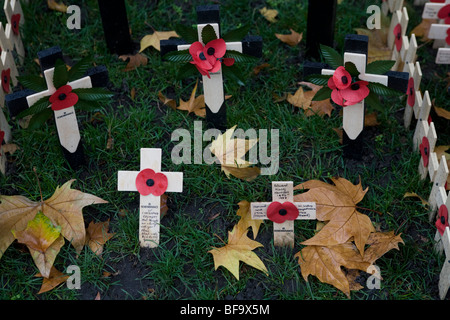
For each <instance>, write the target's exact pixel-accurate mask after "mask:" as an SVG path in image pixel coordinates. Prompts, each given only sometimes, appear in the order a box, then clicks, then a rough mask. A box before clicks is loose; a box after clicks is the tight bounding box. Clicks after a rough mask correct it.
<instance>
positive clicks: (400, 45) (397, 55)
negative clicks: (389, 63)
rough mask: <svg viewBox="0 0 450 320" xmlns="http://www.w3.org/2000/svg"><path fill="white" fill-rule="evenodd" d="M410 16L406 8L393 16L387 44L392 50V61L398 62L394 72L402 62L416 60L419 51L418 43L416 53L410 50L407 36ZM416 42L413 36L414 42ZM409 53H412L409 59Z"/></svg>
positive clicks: (395, 12) (397, 11)
mask: <svg viewBox="0 0 450 320" xmlns="http://www.w3.org/2000/svg"><path fill="white" fill-rule="evenodd" d="M408 22H409V16H408V11H407V10H406V8H405V7H404V8H403V9H400V10H396V11H394V13H393V14H392V19H391V24H390V27H389V31H388V38H387V44H388V47H389V48H391V50H392V58H391V59H392V60H394V61H395V62H396V64H395V65H394V66H393V68H392V70H396V69H397V67H398V65H399V64H400V62H402V61H412V60H413V59H414V58H415V55H416V50H417V42H416V45H415V47H414V46H413V48H415V50H413V51H414V52H411V50H410V42H409V39H408V36H406V30H407V29H408ZM414 40H415V36H413V39H412V41H414ZM407 53H410V54H409V55H408V57H407Z"/></svg>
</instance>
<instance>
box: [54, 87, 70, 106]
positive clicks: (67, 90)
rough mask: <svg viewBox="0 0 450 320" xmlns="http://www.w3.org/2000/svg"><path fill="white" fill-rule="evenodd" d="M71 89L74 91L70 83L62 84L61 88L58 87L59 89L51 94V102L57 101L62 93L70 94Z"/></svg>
mask: <svg viewBox="0 0 450 320" xmlns="http://www.w3.org/2000/svg"><path fill="white" fill-rule="evenodd" d="M71 91H72V87H71V86H69V85H68V84H66V85H64V86H62V87H61V88H58V90H56V91H55V92H54V93H53V94H52V95H51V96H50V99H49V101H50V103H54V102H56V101H57V100H59V96H60V95H61V94H65V95H67V94H69V93H70V92H71Z"/></svg>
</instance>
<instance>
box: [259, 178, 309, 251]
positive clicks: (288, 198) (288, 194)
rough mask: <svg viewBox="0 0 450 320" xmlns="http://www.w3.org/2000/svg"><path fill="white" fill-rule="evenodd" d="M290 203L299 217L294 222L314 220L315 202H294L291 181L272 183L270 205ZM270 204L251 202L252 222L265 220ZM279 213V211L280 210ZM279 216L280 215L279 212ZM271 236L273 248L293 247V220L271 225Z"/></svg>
mask: <svg viewBox="0 0 450 320" xmlns="http://www.w3.org/2000/svg"><path fill="white" fill-rule="evenodd" d="M273 202H280V203H283V202H290V203H293V204H294V205H295V206H296V207H297V209H298V211H299V215H298V217H297V218H296V220H312V219H316V203H315V202H294V184H293V182H292V181H273V182H272V203H273ZM270 204H271V202H252V203H251V206H250V207H251V209H250V210H251V214H252V219H254V220H267V219H268V217H267V208H268V207H269V205H270ZM280 211H281V210H280ZM280 214H282V213H281V212H280ZM273 232H274V233H273V236H274V244H275V246H290V247H291V248H292V247H294V220H286V221H285V222H283V223H275V222H274V223H273Z"/></svg>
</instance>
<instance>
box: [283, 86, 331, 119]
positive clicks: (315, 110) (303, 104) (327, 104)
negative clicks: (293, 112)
mask: <svg viewBox="0 0 450 320" xmlns="http://www.w3.org/2000/svg"><path fill="white" fill-rule="evenodd" d="M299 84H300V87H299V88H298V89H297V91H296V92H295V94H294V95H292V94H288V95H287V99H286V100H287V101H288V102H289V103H290V104H292V105H293V106H295V107H299V108H302V109H303V110H304V111H305V116H307V117H310V116H312V115H319V116H323V115H325V114H326V115H328V116H331V112H332V111H333V110H334V107H333V105H332V104H331V100H330V99H325V100H321V101H312V99H313V98H314V96H315V95H316V93H317V92H318V91H319V90H320V89H321V88H322V86H318V85H315V84H313V83H310V82H305V81H302V82H300V83H299ZM304 86H305V87H307V88H309V89H311V90H305V89H304Z"/></svg>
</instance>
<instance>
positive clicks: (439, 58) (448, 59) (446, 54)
mask: <svg viewBox="0 0 450 320" xmlns="http://www.w3.org/2000/svg"><path fill="white" fill-rule="evenodd" d="M435 63H436V64H450V48H439V49H438V52H437V55H436V60H435Z"/></svg>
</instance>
